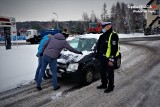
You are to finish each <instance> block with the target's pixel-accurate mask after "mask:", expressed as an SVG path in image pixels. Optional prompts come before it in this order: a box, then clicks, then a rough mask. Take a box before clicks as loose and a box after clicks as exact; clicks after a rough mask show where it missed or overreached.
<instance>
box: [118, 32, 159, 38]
mask: <svg viewBox="0 0 160 107" xmlns="http://www.w3.org/2000/svg"><path fill="white" fill-rule="evenodd" d="M118 35H119V38H137V37H156V36H160V35H148V36H145V35H144V34H143V33H131V34H118Z"/></svg>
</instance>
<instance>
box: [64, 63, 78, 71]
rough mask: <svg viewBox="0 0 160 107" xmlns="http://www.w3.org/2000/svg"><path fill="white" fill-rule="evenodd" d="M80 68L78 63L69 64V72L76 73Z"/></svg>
mask: <svg viewBox="0 0 160 107" xmlns="http://www.w3.org/2000/svg"><path fill="white" fill-rule="evenodd" d="M78 66H79V64H78V63H74V64H69V66H68V68H67V71H71V72H74V71H76V70H78Z"/></svg>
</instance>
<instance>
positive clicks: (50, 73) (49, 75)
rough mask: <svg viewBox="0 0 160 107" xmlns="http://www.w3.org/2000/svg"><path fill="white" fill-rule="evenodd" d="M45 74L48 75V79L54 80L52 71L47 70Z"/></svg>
mask: <svg viewBox="0 0 160 107" xmlns="http://www.w3.org/2000/svg"><path fill="white" fill-rule="evenodd" d="M45 74H46V75H47V77H48V78H52V71H51V70H50V69H46V72H45Z"/></svg>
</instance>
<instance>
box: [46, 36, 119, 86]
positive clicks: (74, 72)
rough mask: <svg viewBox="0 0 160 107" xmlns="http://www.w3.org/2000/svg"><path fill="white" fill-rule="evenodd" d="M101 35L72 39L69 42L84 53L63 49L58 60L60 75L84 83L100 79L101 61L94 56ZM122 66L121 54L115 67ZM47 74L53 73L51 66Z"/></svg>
mask: <svg viewBox="0 0 160 107" xmlns="http://www.w3.org/2000/svg"><path fill="white" fill-rule="evenodd" d="M99 36H100V35H99V34H86V35H82V36H80V37H77V38H74V39H72V40H71V41H70V42H69V44H70V45H71V46H72V47H73V48H75V49H77V50H79V51H82V52H83V55H79V54H74V53H72V52H69V51H67V50H63V51H62V52H61V57H60V58H59V59H58V60H57V62H58V64H57V69H58V70H57V72H58V73H57V75H58V77H70V78H72V79H74V80H75V81H76V82H78V83H83V84H89V83H92V82H93V81H94V79H98V78H99V70H100V69H99V68H100V63H99V61H98V60H97V59H96V58H95V57H94V56H95V53H96V43H97V40H98V38H99ZM120 66H121V54H120V55H119V56H118V57H117V58H116V63H115V68H116V69H117V68H119V67H120ZM46 74H47V76H49V77H50V76H51V75H52V73H51V71H50V69H49V68H47V70H46Z"/></svg>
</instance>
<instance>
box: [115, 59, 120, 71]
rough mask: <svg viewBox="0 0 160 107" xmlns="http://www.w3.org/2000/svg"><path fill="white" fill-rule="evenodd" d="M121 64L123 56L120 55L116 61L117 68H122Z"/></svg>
mask: <svg viewBox="0 0 160 107" xmlns="http://www.w3.org/2000/svg"><path fill="white" fill-rule="evenodd" d="M120 66H121V58H120V57H118V58H117V60H116V63H115V68H116V69H118V68H120Z"/></svg>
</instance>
